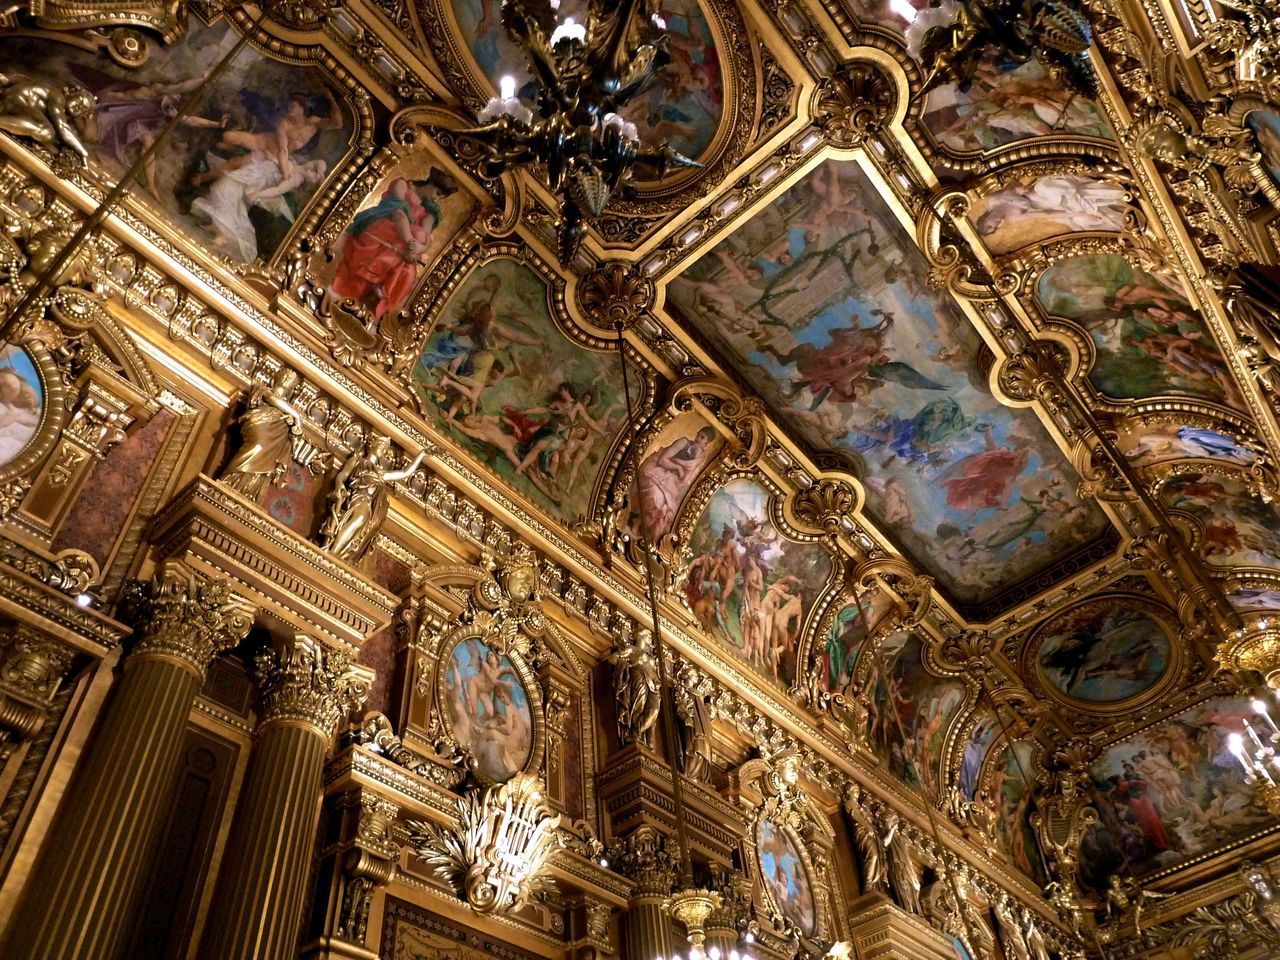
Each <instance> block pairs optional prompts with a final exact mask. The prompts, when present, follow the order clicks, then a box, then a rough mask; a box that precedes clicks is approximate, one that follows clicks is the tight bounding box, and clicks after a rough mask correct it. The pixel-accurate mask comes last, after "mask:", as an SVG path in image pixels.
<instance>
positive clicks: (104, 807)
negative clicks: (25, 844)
mask: <svg viewBox="0 0 1280 960" xmlns="http://www.w3.org/2000/svg"><path fill="white" fill-rule="evenodd" d="M252 622H253V610H252V608H250V607H248V606H247V605H245V604H244V603H243V602H241V601H239V600H238V599H237V598H235V597H233V596H232V595H231V594H230V592H229V590H228V589H227V585H226V583H225V582H223V581H205V582H200V581H197V579H196V578H195V576H194V575H193V574H192V573H191V571H190V570H189V569H187V568H186V567H184V566H182V565H181V564H171V565H167V566H166V567H165V568H164V569H163V570H162V572H161V574H160V575H159V577H158V578H157V585H156V587H155V589H154V590H153V591H152V598H151V600H150V604H149V610H148V614H147V621H146V624H145V626H144V630H143V635H142V638H141V639H140V641H139V643H138V646H137V648H136V650H135V652H134V653H133V654H132V656H131V657H130V658H129V660H128V661H127V662H126V664H125V669H124V675H123V676H122V677H121V678H120V680H119V682H118V683H117V685H116V689H115V691H114V694H113V697H112V699H111V701H110V702H109V703H108V705H107V708H106V711H105V714H104V716H103V719H102V721H101V725H100V726H99V728H98V730H97V732H96V733H95V735H94V740H93V742H92V745H91V748H90V749H89V750H88V751H86V753H85V757H84V760H83V762H82V765H81V766H80V768H79V769H78V770H77V772H76V775H75V778H74V780H73V781H72V784H71V788H70V790H69V791H68V794H67V799H66V801H65V803H64V805H63V807H62V809H61V810H60V811H59V813H58V817H57V819H56V820H55V821H54V826H53V831H54V838H53V839H52V841H51V842H50V843H48V844H47V846H46V849H45V852H44V854H43V855H42V856H41V858H40V860H39V861H38V862H37V865H36V868H35V869H34V870H33V871H32V879H31V882H30V885H29V886H28V888H27V891H26V893H25V895H24V900H23V905H22V907H21V908H20V911H21V913H22V914H23V918H22V920H21V921H19V922H18V923H16V924H14V929H13V933H12V937H11V939H10V941H9V944H8V946H7V948H6V949H5V950H3V951H0V954H2V955H3V956H5V957H6V958H10V960H118V958H119V956H120V954H121V952H122V951H123V950H124V944H125V939H126V937H127V936H128V933H129V931H130V929H131V926H132V923H133V919H134V916H135V914H136V912H137V908H138V905H139V901H140V898H141V896H142V893H143V889H144V887H145V884H146V882H147V879H148V870H147V867H148V864H149V863H150V861H151V858H152V856H153V854H154V852H155V846H156V843H157V842H158V839H159V830H160V827H161V825H162V822H163V820H164V818H165V816H166V814H167V813H168V805H169V801H170V798H171V795H172V792H173V788H174V786H175V785H176V782H177V774H178V768H179V762H180V758H181V752H182V742H183V737H184V735H185V731H186V723H187V716H188V714H189V713H190V711H191V707H192V704H193V703H194V701H195V698H196V694H197V693H198V692H199V690H200V686H201V683H202V681H203V678H204V670H205V668H206V667H207V665H208V663H209V661H210V660H212V658H213V656H214V655H216V654H217V653H218V652H220V651H222V650H225V649H227V648H229V647H231V646H234V645H235V644H236V643H237V642H239V640H240V639H241V638H243V637H244V636H245V634H246V633H247V632H248V630H249V627H250V625H251V624H252Z"/></svg>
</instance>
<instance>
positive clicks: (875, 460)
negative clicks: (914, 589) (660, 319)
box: [670, 160, 1106, 601]
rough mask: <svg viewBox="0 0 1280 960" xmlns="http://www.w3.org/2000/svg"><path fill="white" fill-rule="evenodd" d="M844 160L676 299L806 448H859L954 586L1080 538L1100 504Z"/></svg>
mask: <svg viewBox="0 0 1280 960" xmlns="http://www.w3.org/2000/svg"><path fill="white" fill-rule="evenodd" d="M876 196H877V195H876V194H875V192H874V187H872V185H871V183H870V182H869V180H868V179H867V177H866V175H865V173H863V171H862V170H861V168H860V167H859V166H858V164H857V163H855V162H853V161H839V160H831V161H827V162H826V163H824V164H821V165H819V166H818V167H816V168H814V169H813V170H812V171H810V172H809V173H808V174H807V175H806V176H805V177H804V178H802V179H801V180H800V181H799V182H797V183H796V184H795V185H794V186H792V187H791V188H790V189H789V190H787V191H785V192H784V193H782V194H781V195H780V196H778V198H777V199H775V200H774V201H773V202H772V203H771V204H769V205H768V206H766V207H764V208H763V209H761V210H760V211H759V212H757V213H756V214H755V215H754V216H753V217H752V218H751V220H750V221H749V222H747V223H746V224H745V225H744V226H743V227H742V228H741V229H740V230H739V231H738V232H736V233H735V234H733V235H732V236H731V237H729V238H728V239H726V240H724V241H723V242H722V243H720V244H719V245H718V246H716V247H715V248H714V249H713V250H711V251H710V253H709V254H708V255H707V256H705V257H703V258H702V259H701V260H700V261H698V262H697V263H696V264H694V265H693V266H692V267H690V268H689V269H687V270H686V271H685V272H684V273H683V274H681V276H680V277H679V278H678V279H677V280H675V281H674V282H673V283H672V285H671V288H670V298H671V301H672V303H673V304H675V305H676V306H677V307H679V308H680V310H681V311H682V312H683V314H684V315H685V316H687V317H688V318H689V319H690V320H691V321H692V322H693V323H694V324H695V325H696V326H697V327H698V329H699V330H700V331H701V332H702V333H703V334H704V335H705V336H706V337H707V338H708V339H710V340H711V341H712V342H713V343H715V344H716V345H717V346H718V347H719V348H720V350H721V351H722V352H723V353H724V354H725V355H726V356H728V357H730V358H732V359H733V360H734V361H736V362H737V363H738V364H740V365H742V368H743V371H744V373H745V374H746V375H747V377H748V378H749V379H750V381H751V383H752V385H753V386H754V387H755V388H756V389H758V390H759V391H760V392H761V393H762V394H763V395H764V396H765V397H766V398H767V399H768V400H769V401H770V402H771V403H772V404H774V405H775V406H776V407H777V408H778V409H779V410H780V411H781V412H782V413H783V415H784V416H785V418H786V419H787V421H788V422H789V423H790V424H791V426H792V427H793V428H794V429H796V431H797V432H798V433H800V434H801V435H802V436H804V437H805V439H806V440H808V441H809V442H810V443H811V444H812V445H813V446H814V447H815V448H818V449H824V448H825V449H834V450H838V451H841V452H846V453H848V454H850V455H851V456H853V457H855V458H856V459H858V461H859V462H860V464H861V470H860V473H861V475H862V476H863V477H864V478H865V481H864V482H865V486H866V489H867V497H868V501H869V503H870V505H871V507H872V509H873V510H874V511H875V513H876V514H877V515H878V516H879V518H880V520H881V522H883V523H884V524H885V526H886V528H887V529H888V530H890V531H891V532H892V533H893V535H894V536H895V537H896V538H898V539H899V540H900V542H902V543H903V545H904V546H906V547H907V548H908V549H909V550H911V551H912V553H913V554H914V555H915V556H916V557H918V558H920V559H921V560H922V561H923V562H924V563H926V564H927V565H928V567H929V569H930V572H931V573H933V574H934V575H935V576H937V577H938V579H939V580H940V581H941V582H942V583H944V584H945V585H946V587H947V588H948V590H949V591H950V592H951V593H952V595H953V596H955V597H956V598H957V599H959V600H961V601H979V600H983V599H986V598H988V597H990V596H992V595H994V594H995V593H998V592H999V591H1000V590H1002V589H1003V588H1006V587H1008V586H1009V585H1010V584H1011V583H1013V582H1015V581H1017V580H1020V579H1022V578H1024V577H1026V576H1027V574H1028V573H1030V572H1032V571H1035V570H1036V569H1038V568H1042V567H1044V566H1046V565H1048V564H1049V563H1051V562H1053V561H1054V560H1057V559H1060V558H1061V557H1062V555H1063V554H1065V553H1069V552H1071V551H1072V550H1073V549H1077V548H1079V547H1080V546H1081V545H1083V544H1087V543H1088V542H1089V541H1090V540H1092V539H1094V538H1095V537H1097V536H1098V535H1099V534H1100V533H1101V532H1102V530H1103V528H1104V526H1105V524H1106V520H1105V518H1104V517H1103V515H1102V513H1101V512H1100V511H1099V510H1098V509H1097V508H1096V507H1095V506H1094V505H1092V504H1090V503H1087V502H1083V501H1081V500H1080V499H1079V498H1078V497H1077V496H1076V493H1075V489H1074V488H1075V484H1076V479H1075V477H1074V475H1073V473H1072V471H1071V468H1070V467H1069V466H1068V465H1067V464H1066V463H1065V462H1064V459H1063V457H1062V456H1061V454H1060V453H1059V451H1058V449H1057V447H1056V446H1055V445H1054V443H1053V441H1052V440H1050V439H1049V437H1048V436H1047V434H1046V433H1045V432H1044V430H1043V429H1042V428H1041V426H1040V424H1039V423H1038V422H1037V421H1036V419H1035V418H1034V417H1033V416H1030V415H1028V414H1027V413H1024V412H1015V411H1013V410H1010V409H1009V408H1008V407H1005V406H1003V405H1002V404H1001V403H1000V402H999V401H997V400H996V399H995V398H994V397H993V396H992V395H991V392H990V389H989V388H988V386H987V384H986V383H985V382H984V376H983V371H981V370H980V369H979V368H978V356H979V352H980V350H981V342H980V340H979V338H978V336H977V334H976V333H975V332H974V331H973V328H972V325H971V324H970V322H969V321H968V319H967V318H966V317H965V316H964V315H963V314H962V313H961V311H960V310H959V309H958V308H957V306H956V305H955V303H954V301H952V300H951V299H950V298H949V297H947V296H945V295H943V294H939V293H938V292H936V291H934V290H932V289H930V288H929V287H928V285H927V284H926V283H925V281H924V276H925V274H926V273H927V270H926V269H925V267H924V263H923V258H922V257H921V255H920V253H919V252H918V251H917V250H916V248H915V247H914V245H913V244H912V243H911V240H910V239H909V237H908V236H907V234H906V232H905V231H904V230H903V228H902V227H901V225H900V224H899V223H898V222H897V220H896V219H895V218H894V216H893V214H892V213H891V212H890V210H889V209H888V208H887V206H886V205H884V204H883V203H882V202H880V201H878V200H877V199H875V198H876Z"/></svg>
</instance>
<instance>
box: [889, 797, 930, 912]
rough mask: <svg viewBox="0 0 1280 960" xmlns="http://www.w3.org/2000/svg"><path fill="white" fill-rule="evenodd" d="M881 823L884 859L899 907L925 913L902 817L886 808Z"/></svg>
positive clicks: (918, 879) (918, 873) (914, 858)
mask: <svg viewBox="0 0 1280 960" xmlns="http://www.w3.org/2000/svg"><path fill="white" fill-rule="evenodd" d="M881 823H882V825H883V827H884V850H885V860H886V861H887V863H888V873H889V881H890V885H891V886H892V888H893V896H894V899H896V900H897V901H898V906H900V907H902V909H903V910H906V911H908V912H909V913H914V914H916V915H918V916H921V915H923V914H924V907H923V905H922V904H921V902H920V868H919V866H918V865H917V864H916V855H915V851H914V850H912V849H911V840H910V838H909V837H908V836H907V833H906V830H905V829H904V825H903V822H902V818H901V817H900V816H898V814H897V813H895V812H894V811H892V810H886V811H885V812H884V816H883V817H882V820H881Z"/></svg>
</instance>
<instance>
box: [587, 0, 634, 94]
mask: <svg viewBox="0 0 1280 960" xmlns="http://www.w3.org/2000/svg"><path fill="white" fill-rule="evenodd" d="M641 2H642V0H624V2H623V4H622V6H621V7H620V8H619V9H618V10H617V11H616V12H615V13H614V14H613V17H612V22H611V23H609V33H608V36H607V37H606V38H602V40H603V42H602V43H601V44H600V45H599V47H598V48H597V49H598V50H599V53H597V54H595V55H594V56H592V57H591V58H590V60H589V64H590V66H591V67H593V68H595V69H594V70H593V71H592V72H599V71H601V68H603V73H602V75H601V76H600V77H599V80H600V81H602V82H601V86H602V87H603V86H604V83H603V81H606V80H607V81H612V84H613V85H615V86H616V85H619V84H621V82H622V77H623V76H624V75H625V74H626V71H627V64H628V61H629V60H630V59H631V57H630V56H628V54H627V39H628V36H627V35H628V34H629V33H630V32H631V21H632V19H633V18H634V17H635V14H636V8H637V7H638V6H639V5H640V3H641ZM603 6H604V4H602V3H599V2H598V0H597V2H595V3H592V4H591V7H592V10H591V21H592V22H591V26H592V27H594V26H595V25H596V24H597V23H599V22H600V19H601V15H600V8H601V7H603ZM593 32H594V31H593ZM588 36H589V39H591V40H593V41H594V40H595V37H591V36H590V35H588ZM592 46H595V44H594V43H593V44H592Z"/></svg>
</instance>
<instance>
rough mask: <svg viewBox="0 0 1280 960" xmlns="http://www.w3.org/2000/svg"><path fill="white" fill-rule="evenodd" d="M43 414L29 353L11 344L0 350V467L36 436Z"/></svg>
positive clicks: (36, 373)
mask: <svg viewBox="0 0 1280 960" xmlns="http://www.w3.org/2000/svg"><path fill="white" fill-rule="evenodd" d="M43 416H44V384H43V383H42V382H41V380H40V372H39V371H38V370H37V369H36V365H35V362H34V361H33V360H32V359H31V355H30V354H29V353H27V351H26V350H24V349H22V348H21V347H18V346H14V345H13V344H10V345H9V346H7V347H5V348H4V350H3V351H2V352H0V467H4V466H6V465H7V464H10V463H12V462H13V461H14V460H16V459H17V458H18V455H19V454H21V453H22V451H24V450H25V449H27V446H28V445H29V444H30V443H31V441H32V440H34V439H35V436H36V433H37V431H39V429H40V420H41V418H42V417H43Z"/></svg>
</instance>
